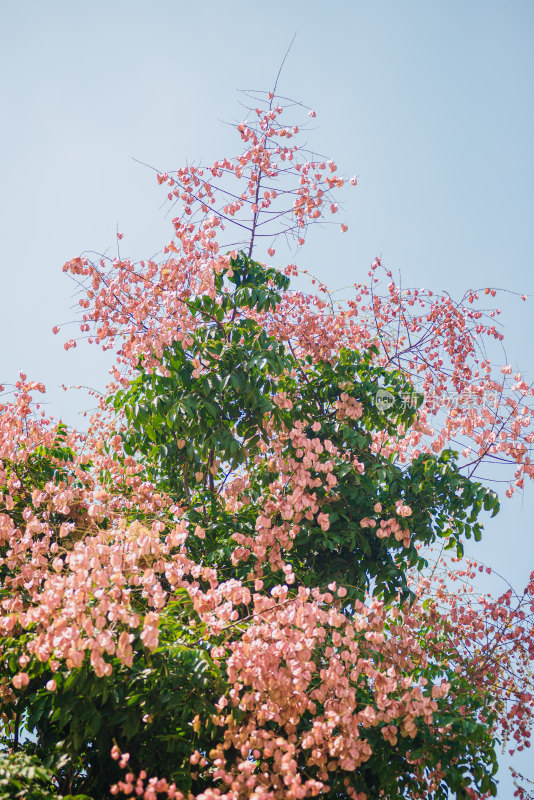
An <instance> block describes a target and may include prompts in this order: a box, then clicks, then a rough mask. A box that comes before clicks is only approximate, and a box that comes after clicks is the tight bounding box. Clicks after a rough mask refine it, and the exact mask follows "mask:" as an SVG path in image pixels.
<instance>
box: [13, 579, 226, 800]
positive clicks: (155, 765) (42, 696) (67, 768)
mask: <svg viewBox="0 0 534 800" xmlns="http://www.w3.org/2000/svg"><path fill="white" fill-rule="evenodd" d="M176 594H177V599H176V600H175V601H173V602H172V603H169V604H168V606H167V607H166V608H165V610H164V611H163V612H162V616H161V620H160V644H159V647H158V648H157V649H156V650H155V651H152V652H149V651H147V650H146V649H145V648H144V647H143V645H142V643H141V642H140V640H139V639H137V640H136V641H134V642H133V643H132V646H133V648H134V652H135V657H134V661H133V664H132V666H131V667H125V666H124V665H122V664H121V663H120V661H119V660H118V659H114V660H113V672H112V674H111V675H110V676H109V677H107V676H106V677H102V678H99V677H97V676H96V675H95V673H94V670H93V669H92V667H91V666H90V664H89V663H88V660H87V659H86V661H85V662H84V663H83V664H82V666H81V667H80V668H77V669H72V670H68V669H62V670H59V671H58V672H55V673H52V672H51V671H50V669H49V668H48V667H47V665H46V664H41V663H39V662H37V663H32V665H31V667H28V672H29V675H30V683H29V685H28V686H27V687H26V690H25V691H24V692H23V693H22V694H20V695H19V696H18V700H17V701H16V704H15V705H12V706H9V707H8V706H4V710H5V711H7V712H11V713H12V714H14V713H17V714H18V716H19V717H20V719H22V720H23V721H24V724H23V726H22V728H23V729H25V730H26V731H27V732H33V735H34V737H35V738H36V740H37V741H36V743H32V741H28V742H27V744H26V747H27V749H28V750H29V751H30V752H34V753H35V754H36V755H37V756H38V757H40V758H41V759H42V760H43V763H45V764H47V765H48V766H50V768H53V769H54V772H55V775H56V779H57V783H58V787H59V791H62V792H67V791H69V792H88V793H90V794H91V795H93V796H94V797H95V800H96V798H101V797H104V796H106V793H107V791H108V789H109V786H110V785H111V783H112V782H113V781H116V780H118V779H119V778H121V777H122V774H123V773H122V770H120V768H119V767H118V765H117V764H116V762H114V761H111V759H110V751H111V748H112V746H113V745H114V744H117V745H118V746H119V747H120V749H121V751H123V752H128V753H129V754H130V761H129V765H130V766H131V767H132V768H133V769H138V770H139V769H141V768H143V767H144V766H146V765H147V764H150V766H151V769H152V770H153V771H154V773H156V774H160V775H165V776H166V777H168V778H169V780H176V781H179V783H180V786H188V787H191V782H192V779H191V774H190V767H189V756H190V754H191V751H192V749H194V747H199V748H201V749H203V750H206V748H210V747H211V746H212V740H213V737H214V735H215V734H216V733H217V731H216V729H215V728H214V727H213V726H212V725H211V723H210V721H209V720H210V714H212V713H213V709H214V703H215V702H216V700H217V699H218V698H219V697H220V696H221V695H222V694H223V693H224V689H225V684H224V682H223V678H222V675H221V672H220V669H219V667H217V666H216V665H215V664H214V662H213V660H212V659H211V657H210V653H209V650H210V647H209V642H208V641H207V640H206V636H205V630H204V627H203V626H202V625H201V624H200V623H199V620H198V617H197V615H196V614H195V613H194V611H193V609H192V604H191V601H190V600H189V598H188V596H187V593H186V592H185V591H183V590H182V591H178V592H177V593H176ZM14 644H15V643H14V642H13V643H12V646H11V647H10V648H6V650H7V651H10V652H11V653H12V655H11V657H10V658H7V659H6V658H4V659H3V664H2V666H3V670H2V672H3V674H5V675H6V676H7V675H9V674H11V675H13V674H15V673H16V672H17V671H18V665H17V661H16V655H17V653H18V652H19V650H18V648H16V647H15V646H14ZM52 677H53V678H54V680H55V681H56V683H57V689H56V690H55V691H54V692H51V691H48V690H47V689H46V688H45V684H46V682H47V681H48V680H49V679H51V678H52ZM197 714H199V715H200V716H201V717H202V719H203V724H202V727H201V728H198V730H196V729H195V728H196V726H195V727H194V726H193V725H194V723H193V720H194V718H195V716H196V715H197ZM58 759H60V768H58ZM39 774H41V773H39ZM35 797H36V798H38V797H39V798H40V795H36V796H35ZM44 797H47V798H48V795H43V798H44ZM54 798H55V795H54ZM0 800H1V795H0Z"/></svg>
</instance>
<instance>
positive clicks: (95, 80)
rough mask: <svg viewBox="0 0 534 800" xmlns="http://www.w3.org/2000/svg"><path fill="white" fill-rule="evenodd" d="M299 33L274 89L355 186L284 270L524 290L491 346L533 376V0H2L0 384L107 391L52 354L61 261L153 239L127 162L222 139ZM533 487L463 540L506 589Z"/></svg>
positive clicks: (146, 197) (62, 408) (190, 155)
mask: <svg viewBox="0 0 534 800" xmlns="http://www.w3.org/2000/svg"><path fill="white" fill-rule="evenodd" d="M295 32H297V37H296V40H295V43H294V45H293V48H292V50H291V53H290V55H289V57H288V59H287V62H286V65H285V68H284V71H283V74H282V77H281V82H280V85H279V88H280V91H281V92H282V93H283V94H285V95H287V96H290V97H294V98H297V99H299V100H302V101H303V102H305V103H306V104H308V105H310V106H311V107H313V108H314V109H315V110H316V111H317V118H316V120H315V121H316V123H317V127H316V130H315V131H314V132H310V134H309V141H310V144H312V145H313V147H314V149H316V150H318V151H321V152H324V153H326V154H328V155H331V156H332V157H333V158H334V159H335V160H336V161H337V163H338V164H339V166H340V173H341V174H344V175H345V176H346V177H350V176H351V175H353V174H356V175H357V176H358V182H359V185H358V188H357V189H356V190H354V191H352V192H350V193H347V195H346V202H345V203H344V208H343V215H344V218H345V221H346V222H347V223H348V224H349V225H350V229H349V232H348V233H347V234H345V236H340V235H338V232H337V231H338V227H337V226H336V230H335V231H334V230H333V229H324V230H316V231H315V232H314V233H313V234H312V236H311V237H310V242H309V244H308V245H307V246H306V247H305V248H304V249H303V250H302V251H301V253H300V254H299V257H298V258H299V260H298V265H299V266H300V267H303V268H308V269H310V270H311V271H313V272H314V273H316V274H318V275H319V276H320V277H322V278H323V279H325V280H326V282H327V283H328V284H329V285H330V286H332V287H338V286H344V285H346V284H347V283H353V282H355V281H359V280H364V279H365V276H366V274H367V269H368V267H369V264H370V263H371V262H372V260H373V258H374V257H375V256H376V255H381V256H382V258H383V261H384V263H385V264H387V265H388V266H389V267H391V268H392V269H394V270H396V271H399V270H400V273H401V275H402V282H403V285H404V286H425V287H427V288H432V289H435V290H440V289H445V290H447V291H449V292H450V293H451V294H452V295H456V296H458V295H460V296H461V295H462V294H463V292H464V290H465V289H467V288H478V287H486V286H494V287H501V288H503V289H508V290H511V291H513V292H518V293H519V294H529V295H531V296H532V299H531V300H530V301H529V302H527V303H522V302H521V301H520V300H519V299H518V298H516V297H514V296H512V295H507V296H504V297H503V299H502V300H501V301H500V302H499V305H500V307H501V308H502V309H503V314H502V317H501V319H502V322H503V324H504V333H505V341H506V351H507V360H508V361H509V362H510V363H512V365H513V366H514V368H520V369H521V370H522V372H523V374H524V375H525V377H526V378H527V379H528V380H533V379H534V364H533V355H532V353H533V350H532V338H531V325H530V322H531V318H532V309H533V307H534V306H533V303H534V238H533V234H534V224H533V223H534V213H533V212H534V194H533V186H534V155H533V152H534V148H533V142H534V88H533V86H534V82H533V76H534V47H533V41H534V2H532V0H501V1H500V2H496V1H495V0H373V1H372V2H371V0H331V2H328V3H326V2H319V0H306V2H298V1H297V0H294V2H288V0H284V2H282V1H281V0H271V1H270V2H269V3H255V2H251V0H248V2H245V0H223V1H222V2H221V0H205V2H203V3H198V4H193V3H191V2H181V1H180V0H152V2H147V0H144V2H139V0H105V1H104V0H91V2H86V0H76V2H72V0H69V1H65V2H58V0H46V2H42V0H17V2H11V3H8V2H5V3H3V4H2V5H1V8H0V74H1V76H2V77H1V79H0V81H1V84H0V92H1V94H0V102H1V106H0V108H1V112H2V117H1V118H2V122H1V125H0V147H1V152H2V154H3V157H2V160H1V162H0V163H1V167H0V170H1V194H0V206H1V208H0V212H1V213H0V233H1V241H2V261H1V278H2V280H1V291H2V299H3V303H2V315H1V317H0V341H1V342H2V348H1V357H0V383H5V384H6V387H8V386H9V384H10V383H11V384H12V383H13V382H14V381H15V380H16V379H17V373H18V371H19V370H20V369H24V370H25V371H26V372H27V373H28V375H29V376H30V377H31V378H33V379H39V380H42V381H43V382H45V383H46V385H47V387H48V389H49V397H48V400H49V403H50V406H49V408H50V410H51V412H53V413H54V414H55V415H57V416H62V417H63V418H64V419H65V421H67V422H68V423H69V424H73V425H81V424H83V423H82V422H81V419H80V417H79V415H78V412H79V411H80V410H81V409H83V408H87V407H88V401H87V399H86V397H85V396H84V395H83V394H81V393H77V392H69V393H67V394H65V393H64V392H62V391H61V390H60V388H59V387H60V386H61V384H67V385H72V384H85V385H90V386H94V387H96V388H103V386H104V385H105V383H106V380H107V375H106V369H107V367H108V365H109V363H110V359H109V358H106V357H105V356H103V355H102V353H101V352H100V351H98V350H97V348H95V347H93V348H91V347H89V346H80V347H78V348H77V349H76V350H71V351H69V352H68V353H66V352H65V351H64V350H63V347H62V343H63V341H64V340H65V338H70V335H75V333H76V328H75V327H73V328H72V333H67V334H66V336H64V335H63V332H62V334H60V336H59V337H54V336H53V335H52V333H51V328H52V326H53V325H55V324H58V323H64V322H68V321H69V320H71V319H72V320H74V319H76V316H77V310H76V297H75V290H76V287H75V285H74V284H73V283H72V282H71V281H70V280H69V279H67V277H66V276H65V275H64V274H63V273H62V271H61V267H62V265H63V263H64V262H65V261H66V260H68V259H69V258H71V257H73V256H76V255H79V254H80V253H81V252H82V251H84V250H97V251H101V252H103V251H106V250H108V249H109V250H110V252H113V248H114V247H115V241H116V239H115V233H116V230H117V226H118V229H119V230H120V231H121V232H122V233H124V240H123V242H122V253H123V255H129V256H131V257H132V258H135V259H140V258H145V257H149V256H151V255H153V254H154V253H156V252H158V251H159V250H160V249H161V247H162V246H163V245H164V244H165V243H166V242H167V240H168V239H169V238H170V224H169V219H168V218H167V217H166V216H165V214H166V210H165V209H164V208H162V202H163V199H164V193H163V192H162V189H161V188H159V187H158V186H157V184H156V182H155V180H154V176H153V173H152V172H151V171H149V170H147V169H146V168H144V167H141V166H140V165H139V164H137V163H136V162H135V161H133V158H137V159H139V160H141V161H144V162H147V163H149V164H152V165H154V166H156V167H157V168H159V169H161V170H166V169H168V170H172V169H175V168H176V167H178V166H180V165H181V164H183V163H184V162H185V161H186V160H188V161H199V160H203V161H207V160H213V159H215V158H219V157H222V156H226V155H233V154H235V153H236V152H238V151H239V149H240V148H239V145H240V142H239V139H238V137H237V136H236V134H235V133H234V132H233V131H232V130H231V128H229V127H228V126H226V125H224V124H223V122H222V121H228V122H232V121H239V120H240V119H241V118H242V116H243V112H242V109H241V108H240V106H239V100H240V97H239V95H238V93H237V92H236V90H237V89H243V88H245V89H246V88H257V89H269V88H270V87H271V86H272V83H273V80H274V76H275V75H276V72H277V70H278V66H279V64H280V61H281V59H282V57H283V54H284V52H285V50H286V48H287V46H288V44H289V42H290V40H291V38H292V36H293V34H294V33H295ZM533 496H534V493H533V491H532V487H529V488H528V489H527V491H526V492H525V496H524V497H517V498H516V499H514V500H513V501H505V503H504V506H505V508H504V510H503V512H502V513H501V514H500V515H499V517H497V518H496V519H495V520H492V521H491V523H490V524H488V526H487V534H486V537H485V540H484V542H483V543H482V544H481V545H480V546H479V548H478V549H477V550H476V553H477V555H478V556H479V557H480V558H481V559H482V560H484V561H486V562H487V563H489V564H493V565H494V566H497V567H499V568H500V570H501V571H502V572H504V573H505V574H506V575H507V576H508V577H509V578H510V579H511V580H512V581H513V582H514V584H517V586H518V587H519V585H520V584H521V586H522V585H523V584H522V581H524V580H525V578H526V577H527V575H528V572H529V571H530V569H532V568H533V567H534V547H533V544H532V522H531V520H532V515H533V512H534V502H533ZM473 552H475V551H473ZM499 588H500V587H499ZM527 761H528V760H527V759H523V760H522V762H523V766H524V767H525V769H526V768H527V766H526V765H527ZM501 772H502V771H501ZM500 777H501V776H500ZM531 777H532V775H531ZM512 794H513V789H512V788H511V784H510V782H509V780H508V779H507V777H506V774H504V775H502V785H501V788H500V790H499V798H500V800H508V798H511V797H512Z"/></svg>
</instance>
